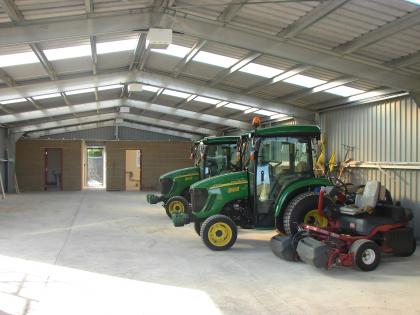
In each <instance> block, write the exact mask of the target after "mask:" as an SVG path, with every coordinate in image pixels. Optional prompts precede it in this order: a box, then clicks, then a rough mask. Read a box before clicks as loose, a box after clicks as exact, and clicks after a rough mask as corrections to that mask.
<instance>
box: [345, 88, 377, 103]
mask: <svg viewBox="0 0 420 315" xmlns="http://www.w3.org/2000/svg"><path fill="white" fill-rule="evenodd" d="M379 95H381V93H380V92H377V91H371V92H366V93H362V94H358V95H354V96H351V97H350V98H349V101H350V102H354V101H358V100H363V99H365V98H371V97H375V96H379Z"/></svg>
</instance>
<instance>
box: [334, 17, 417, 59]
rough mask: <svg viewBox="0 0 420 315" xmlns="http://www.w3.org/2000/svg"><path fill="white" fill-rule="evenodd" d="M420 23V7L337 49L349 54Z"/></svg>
mask: <svg viewBox="0 0 420 315" xmlns="http://www.w3.org/2000/svg"><path fill="white" fill-rule="evenodd" d="M418 24H420V9H417V10H415V11H413V12H411V13H408V14H407V15H405V16H403V17H400V18H396V19H395V20H394V21H392V22H390V23H387V24H385V25H383V26H380V27H378V28H377V29H375V30H373V31H370V32H368V33H365V34H364V35H361V36H359V37H358V38H356V39H354V40H352V41H350V42H347V43H345V44H343V45H341V46H339V47H337V49H336V51H337V52H339V53H341V54H349V53H351V52H353V51H356V50H358V49H360V48H363V47H366V46H369V45H371V44H374V43H376V42H377V41H379V40H381V39H383V38H386V37H388V36H391V35H394V34H395V33H398V32H401V31H403V30H405V29H407V28H410V27H412V26H415V25H418Z"/></svg>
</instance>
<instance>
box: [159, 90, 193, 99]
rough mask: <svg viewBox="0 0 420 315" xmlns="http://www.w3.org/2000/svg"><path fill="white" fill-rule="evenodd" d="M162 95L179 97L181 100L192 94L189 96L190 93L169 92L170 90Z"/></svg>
mask: <svg viewBox="0 0 420 315" xmlns="http://www.w3.org/2000/svg"><path fill="white" fill-rule="evenodd" d="M162 94H165V95H170V96H173V97H179V98H187V97H189V96H190V95H191V94H188V93H184V92H179V91H174V90H168V89H165V90H164V91H163V92H162Z"/></svg>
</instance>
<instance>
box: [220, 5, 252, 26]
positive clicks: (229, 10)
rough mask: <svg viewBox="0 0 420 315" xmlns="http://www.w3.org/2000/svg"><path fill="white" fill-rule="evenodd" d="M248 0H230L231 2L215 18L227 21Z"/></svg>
mask: <svg viewBox="0 0 420 315" xmlns="http://www.w3.org/2000/svg"><path fill="white" fill-rule="evenodd" d="M248 1H249V0H243V1H241V3H236V2H237V1H236V0H232V1H231V2H232V3H231V4H229V5H228V6H226V8H225V9H224V10H223V12H222V13H221V14H220V16H219V17H218V18H217V19H218V20H219V21H221V22H223V23H229V22H230V21H232V19H233V18H234V17H235V16H236V14H238V12H239V11H240V10H241V9H242V7H243V6H244V5H245V4H246V3H247V2H248Z"/></svg>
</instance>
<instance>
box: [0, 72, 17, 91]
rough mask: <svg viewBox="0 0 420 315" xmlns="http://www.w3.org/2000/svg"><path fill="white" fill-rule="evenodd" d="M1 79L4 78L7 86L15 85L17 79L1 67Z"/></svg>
mask: <svg viewBox="0 0 420 315" xmlns="http://www.w3.org/2000/svg"><path fill="white" fill-rule="evenodd" d="M0 80H2V81H3V82H4V83H6V85H7V86H9V87H11V86H15V85H16V81H15V79H13V78H12V76H11V75H10V74H8V73H7V72H6V71H5V70H3V69H2V68H0Z"/></svg>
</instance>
